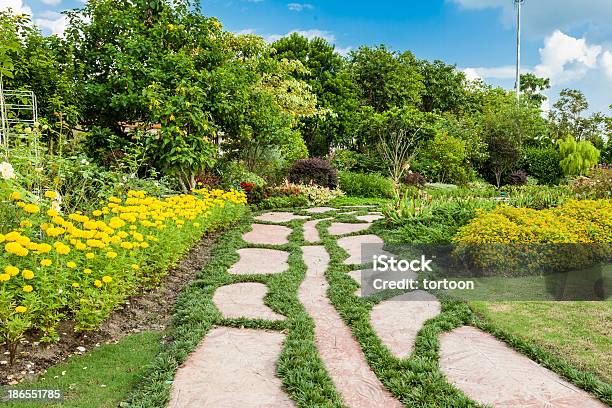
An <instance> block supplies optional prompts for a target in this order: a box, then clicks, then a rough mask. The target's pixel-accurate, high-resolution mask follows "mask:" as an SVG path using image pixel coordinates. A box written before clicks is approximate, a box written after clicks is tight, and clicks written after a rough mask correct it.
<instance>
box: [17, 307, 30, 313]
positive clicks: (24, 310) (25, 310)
mask: <svg viewBox="0 0 612 408" xmlns="http://www.w3.org/2000/svg"><path fill="white" fill-rule="evenodd" d="M15 311H16V312H17V313H25V312H27V311H28V308H27V307H25V306H17V307H16V308H15Z"/></svg>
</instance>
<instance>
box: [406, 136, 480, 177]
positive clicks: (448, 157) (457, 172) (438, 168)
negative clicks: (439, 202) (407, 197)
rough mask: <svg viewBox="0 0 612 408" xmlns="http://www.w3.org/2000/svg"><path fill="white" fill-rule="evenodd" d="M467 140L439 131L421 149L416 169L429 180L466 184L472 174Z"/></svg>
mask: <svg viewBox="0 0 612 408" xmlns="http://www.w3.org/2000/svg"><path fill="white" fill-rule="evenodd" d="M469 167H470V166H469V163H468V161H467V150H466V143H465V141H463V140H461V139H459V138H456V137H453V136H450V135H448V134H446V133H437V134H436V136H435V137H434V138H433V139H432V140H429V141H428V142H427V143H426V144H425V145H424V146H423V147H422V148H421V150H420V152H419V155H418V156H417V160H416V163H415V165H414V169H415V170H416V171H418V172H420V173H421V174H423V176H425V177H426V178H427V179H428V180H431V181H435V182H441V183H454V184H465V183H467V182H468V181H469V180H470V178H471V177H472V174H470V168H469Z"/></svg>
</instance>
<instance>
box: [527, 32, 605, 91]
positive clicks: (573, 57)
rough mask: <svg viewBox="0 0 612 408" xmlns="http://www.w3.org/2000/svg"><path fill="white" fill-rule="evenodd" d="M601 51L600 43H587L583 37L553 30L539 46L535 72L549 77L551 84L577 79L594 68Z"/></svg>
mask: <svg viewBox="0 0 612 408" xmlns="http://www.w3.org/2000/svg"><path fill="white" fill-rule="evenodd" d="M601 51H602V47H601V46H600V45H589V44H587V42H586V39H584V38H580V39H579V38H574V37H572V36H569V35H567V34H564V33H562V32H561V31H559V30H555V31H554V32H553V33H552V34H551V35H550V36H548V37H546V39H545V40H544V47H543V48H540V60H541V62H540V64H538V65H537V66H536V67H535V73H536V75H538V76H541V77H544V78H550V81H551V82H552V83H553V84H555V83H564V82H571V81H575V80H579V79H581V78H583V77H584V76H585V75H586V74H587V72H588V71H589V70H590V69H593V68H596V66H597V58H598V57H599V55H600V54H601Z"/></svg>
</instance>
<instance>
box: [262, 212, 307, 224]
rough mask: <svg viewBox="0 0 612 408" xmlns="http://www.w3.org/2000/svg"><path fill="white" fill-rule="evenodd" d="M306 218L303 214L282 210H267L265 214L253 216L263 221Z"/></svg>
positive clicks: (285, 220) (287, 220)
mask: <svg viewBox="0 0 612 408" xmlns="http://www.w3.org/2000/svg"><path fill="white" fill-rule="evenodd" d="M306 218H308V217H307V216H305V215H295V214H293V213H290V212H283V211H279V212H267V213H265V214H261V215H259V216H257V217H255V220H256V221H264V222H280V223H283V222H289V221H294V220H303V219H306Z"/></svg>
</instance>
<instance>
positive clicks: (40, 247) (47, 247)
mask: <svg viewBox="0 0 612 408" xmlns="http://www.w3.org/2000/svg"><path fill="white" fill-rule="evenodd" d="M51 249H53V247H52V246H51V245H49V244H44V243H43V244H39V245H38V249H37V251H38V252H40V253H41V254H47V253H49V252H51Z"/></svg>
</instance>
